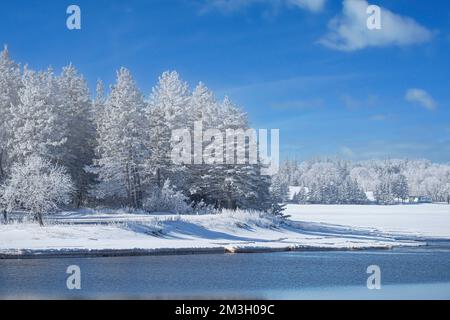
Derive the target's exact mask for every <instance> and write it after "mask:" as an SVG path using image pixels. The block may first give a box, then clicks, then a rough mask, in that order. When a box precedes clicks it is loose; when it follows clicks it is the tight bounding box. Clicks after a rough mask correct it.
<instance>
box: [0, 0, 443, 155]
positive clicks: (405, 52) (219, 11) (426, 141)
mask: <svg viewBox="0 0 450 320" xmlns="http://www.w3.org/2000/svg"><path fill="white" fill-rule="evenodd" d="M70 4H76V5H78V6H79V7H80V8H81V18H82V29H81V30H72V31H70V30H68V29H67V28H66V19H67V17H68V15H67V14H66V8H67V7H68V6H69V5H70ZM370 4H375V5H379V6H380V7H381V8H382V11H381V17H382V29H381V30H372V31H371V30H368V29H367V28H364V27H361V24H362V23H361V21H363V22H364V23H365V20H366V16H363V15H361V14H360V12H359V11H358V8H360V6H365V7H367V5H368V4H367V3H366V2H365V1H364V0H339V1H338V0H245V1H244V0H228V1H226V0H197V1H193V0H161V1H145V0H141V1H138V0H128V1H121V0H95V1H92V0H73V1H64V0H57V1H56V0H53V1H51V0H41V1H38V2H37V1H32V0H14V1H6V0H3V1H1V4H0V6H1V10H0V42H1V43H7V44H8V45H9V49H10V52H11V54H12V56H13V58H14V59H15V60H16V61H19V62H21V63H28V64H29V65H30V66H31V67H32V68H37V69H38V68H46V67H47V66H48V65H52V66H53V67H54V68H55V69H56V70H59V68H60V67H62V66H64V65H66V64H68V63H70V62H72V63H74V64H75V66H76V67H77V68H78V69H79V70H80V72H82V73H83V74H84V75H85V76H86V78H87V80H88V81H89V84H90V86H91V88H94V86H95V81H96V80H97V79H98V78H101V79H102V80H104V81H105V82H106V83H112V82H113V81H114V77H115V70H116V69H118V68H119V67H121V66H125V67H128V68H129V69H131V71H132V72H133V74H134V76H135V78H136V80H137V81H138V84H139V86H140V88H141V89H142V91H143V92H144V93H145V94H148V93H149V92H150V90H151V87H152V86H153V85H154V84H155V82H156V80H157V77H158V75H159V74H161V73H162V72H163V71H165V70H173V69H175V70H177V71H178V72H179V73H180V74H181V76H182V77H183V79H184V80H186V81H188V82H189V83H190V84H191V87H193V86H194V85H195V84H196V83H197V82H198V81H203V82H205V83H206V85H207V86H209V87H210V88H211V89H212V90H214V91H215V92H216V94H217V96H218V98H222V97H223V96H224V95H229V96H230V98H231V99H232V100H233V101H234V102H235V103H237V104H238V105H240V106H242V107H243V108H244V109H245V110H246V111H247V112H248V113H249V116H250V119H251V121H252V125H253V127H256V128H279V129H280V136H281V137H280V139H281V141H280V142H281V152H282V157H283V158H284V157H286V156H288V155H289V157H291V158H293V157H296V158H299V159H306V158H310V157H315V156H333V155H339V156H341V157H343V158H349V159H353V160H360V159H369V158H388V157H391V158H393V157H408V158H428V159H430V160H433V161H438V162H449V161H450V90H449V89H450V81H449V80H450V59H449V56H450V2H449V1H446V0H434V1H425V0H395V1H394V0H391V1H389V0H386V1H372V2H370ZM365 7H364V8H365ZM355 12H356V13H358V14H356V13H355ZM363 14H364V12H363ZM377 32H378V33H377Z"/></svg>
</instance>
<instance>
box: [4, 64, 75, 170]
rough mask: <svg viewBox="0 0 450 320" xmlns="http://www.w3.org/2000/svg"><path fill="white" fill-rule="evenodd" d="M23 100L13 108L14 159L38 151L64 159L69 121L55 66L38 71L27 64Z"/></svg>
mask: <svg viewBox="0 0 450 320" xmlns="http://www.w3.org/2000/svg"><path fill="white" fill-rule="evenodd" d="M22 82H23V86H22V87H21V88H20V90H19V103H18V104H17V105H15V106H12V108H11V122H10V125H11V127H12V128H14V129H13V130H12V138H11V140H10V145H11V149H12V154H13V159H14V161H23V160H24V159H26V158H27V157H29V156H31V155H38V156H41V157H44V158H46V159H50V160H51V161H54V162H56V161H62V158H63V155H64V149H63V146H64V144H65V143H66V141H67V123H66V121H65V118H64V113H63V103H62V100H61V96H60V95H59V88H58V83H57V81H56V79H55V77H54V76H53V72H52V70H51V69H49V70H47V71H43V72H36V71H32V70H29V69H28V68H25V70H24V74H23V77H22Z"/></svg>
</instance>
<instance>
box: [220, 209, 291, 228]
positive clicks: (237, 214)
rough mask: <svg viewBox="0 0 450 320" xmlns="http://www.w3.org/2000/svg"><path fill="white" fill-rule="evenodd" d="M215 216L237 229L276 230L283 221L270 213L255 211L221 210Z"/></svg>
mask: <svg viewBox="0 0 450 320" xmlns="http://www.w3.org/2000/svg"><path fill="white" fill-rule="evenodd" d="M217 216H218V217H220V219H222V220H225V221H229V222H230V223H231V224H232V225H233V226H237V227H239V228H245V227H252V226H255V227H260V228H276V227H278V226H280V225H281V224H282V223H283V221H284V219H282V218H281V217H280V216H274V215H272V214H270V213H267V212H263V211H256V210H239V209H238V210H223V211H222V212H221V213H220V214H218V215H217Z"/></svg>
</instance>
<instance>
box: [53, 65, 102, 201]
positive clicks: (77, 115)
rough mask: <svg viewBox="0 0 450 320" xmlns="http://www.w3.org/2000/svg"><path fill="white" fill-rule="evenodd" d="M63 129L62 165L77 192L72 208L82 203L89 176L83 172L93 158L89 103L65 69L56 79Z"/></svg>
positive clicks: (78, 80) (82, 86)
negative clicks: (65, 130) (74, 204)
mask: <svg viewBox="0 0 450 320" xmlns="http://www.w3.org/2000/svg"><path fill="white" fill-rule="evenodd" d="M58 82H59V90H60V95H61V100H62V103H63V104H64V107H63V112H64V119H65V121H66V123H67V124H66V127H67V141H66V143H65V145H64V155H63V159H62V164H63V165H64V166H65V167H66V168H67V169H68V172H69V173H70V175H71V176H72V180H73V181H74V184H75V187H76V189H77V195H76V205H77V206H80V205H81V204H82V203H83V201H85V198H86V195H87V191H88V188H89V184H90V183H91V182H92V179H93V177H92V174H89V173H88V172H86V171H85V170H84V168H85V167H86V166H89V165H91V164H92V159H93V158H94V142H95V126H94V119H93V118H94V113H93V108H92V102H91V99H90V97H89V89H88V86H87V83H86V81H85V80H84V78H83V77H82V76H81V75H79V74H78V72H77V70H76V69H75V68H74V67H73V66H72V65H69V66H67V67H65V68H63V71H62V74H61V76H60V77H59V79H58Z"/></svg>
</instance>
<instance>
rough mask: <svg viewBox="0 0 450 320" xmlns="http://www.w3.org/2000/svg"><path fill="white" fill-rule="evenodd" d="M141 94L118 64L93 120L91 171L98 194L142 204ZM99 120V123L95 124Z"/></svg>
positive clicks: (95, 191) (142, 127) (143, 147)
mask: <svg viewBox="0 0 450 320" xmlns="http://www.w3.org/2000/svg"><path fill="white" fill-rule="evenodd" d="M144 108H145V103H144V99H143V96H142V94H141V92H140V91H139V89H138V88H137V86H136V83H135V81H134V80H133V77H132V75H131V73H130V71H129V70H127V69H125V68H121V69H120V70H119V71H118V72H117V81H116V84H115V85H114V86H112V87H111V92H110V94H109V96H108V98H107V99H106V101H105V104H104V112H102V113H100V114H101V119H96V123H97V129H98V131H99V132H98V134H97V136H98V137H97V145H98V146H97V152H96V153H97V155H96V159H95V160H94V165H93V166H92V167H91V170H90V171H91V172H93V173H95V174H97V177H98V181H99V184H97V185H96V186H95V189H94V195H95V196H97V197H98V198H109V199H111V198H119V199H121V200H123V201H125V202H126V204H128V205H129V206H132V207H136V208H138V207H141V206H142V192H143V190H142V173H143V163H144V159H145V156H146V150H145V144H144V142H145V131H146V129H145V128H146V121H145V113H144ZM99 123H101V125H99Z"/></svg>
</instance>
